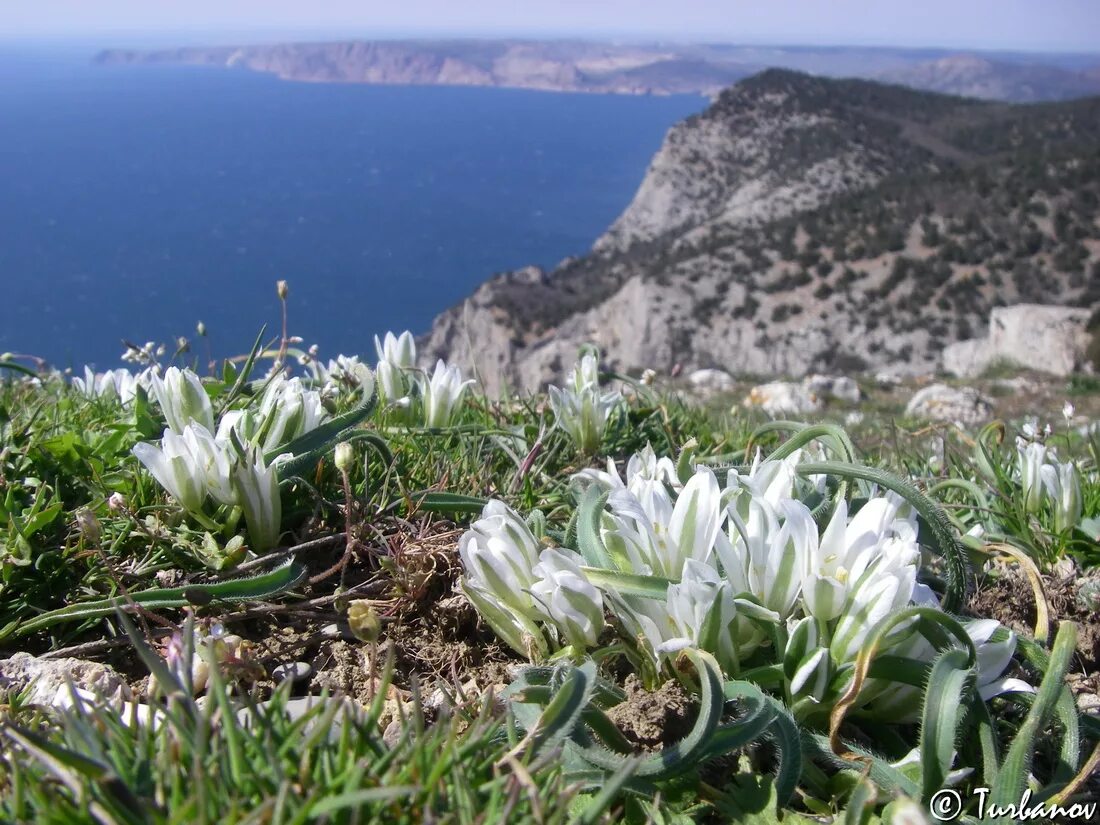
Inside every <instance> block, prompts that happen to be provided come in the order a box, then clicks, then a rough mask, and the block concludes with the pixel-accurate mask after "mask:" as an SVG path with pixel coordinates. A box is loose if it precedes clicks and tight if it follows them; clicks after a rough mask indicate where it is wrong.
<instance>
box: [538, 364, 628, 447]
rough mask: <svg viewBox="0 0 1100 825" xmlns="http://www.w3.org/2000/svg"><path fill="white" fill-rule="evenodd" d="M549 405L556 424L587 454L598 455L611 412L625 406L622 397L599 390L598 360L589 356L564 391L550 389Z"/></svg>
mask: <svg viewBox="0 0 1100 825" xmlns="http://www.w3.org/2000/svg"><path fill="white" fill-rule="evenodd" d="M549 392H550V406H551V407H552V408H553V410H554V419H555V421H556V422H557V425H558V426H559V427H560V428H561V429H562V430H563V431H564V432H566V433H568V434H569V437H570V438H571V439H572V440H573V443H574V444H575V445H576V447H577V449H578V450H580V451H581V452H582V453H584V454H585V455H595V454H596V453H597V452H598V451H599V449H600V445H601V444H602V443H603V437H604V432H605V431H606V429H607V422H608V419H610V418H611V414H612V412H614V410H615V408H616V407H618V406H619V404H620V403H622V394H621V393H618V392H614V391H609V392H602V391H601V390H600V369H599V358H598V356H597V355H596V354H594V353H586V354H585V355H584V356H583V357H582V358H581V360H580V361H579V362H578V363H577V364H576V365H575V366H574V367H573V370H572V372H570V373H569V379H568V382H567V385H566V386H565V387H564V388H560V387H555V386H551V387H550V388H549Z"/></svg>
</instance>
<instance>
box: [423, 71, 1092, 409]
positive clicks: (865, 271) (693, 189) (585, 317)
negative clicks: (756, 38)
mask: <svg viewBox="0 0 1100 825" xmlns="http://www.w3.org/2000/svg"><path fill="white" fill-rule="evenodd" d="M1097 134H1100V98H1090V99H1083V100H1078V101H1073V102H1069V103H1045V104H1030V105H1009V104H1004V103H996V102H983V101H975V100H968V99H964V98H958V97H951V96H944V95H940V94H933V93H927V92H918V91H914V90H911V89H907V88H904V87H899V86H891V85H885V84H879V83H874V82H870V81H863V80H832V79H825V78H819V77H811V76H809V75H805V74H799V73H795V72H789V71H785V70H768V71H766V72H763V73H761V74H759V75H756V76H754V77H752V78H749V79H747V80H745V81H742V82H741V83H739V84H737V85H736V86H734V87H731V88H730V89H727V90H726V91H724V92H723V93H722V94H721V95H720V96H719V97H718V99H717V100H716V101H715V102H714V103H713V104H712V105H711V106H710V107H709V108H708V109H707V110H706V111H705V112H703V113H701V114H699V115H695V116H693V117H691V118H688V119H687V120H685V121H683V122H682V123H680V124H678V125H677V126H675V127H673V129H672V130H670V132H669V135H668V137H667V138H666V140H665V142H664V144H663V146H662V148H661V149H660V151H659V152H658V153H657V155H656V156H655V157H654V159H653V161H652V163H651V164H650V167H649V169H648V171H647V174H646V177H645V180H644V181H643V183H642V185H641V187H640V188H639V190H638V194H637V196H636V197H635V199H634V201H633V202H632V203H631V204H630V205H629V206H628V207H627V208H626V210H625V211H624V212H623V214H622V215H621V216H620V218H619V219H618V220H617V221H616V222H615V223H614V224H613V225H612V227H611V228H609V230H608V232H607V233H605V234H604V235H603V236H602V237H601V238H600V239H599V240H598V241H597V242H596V243H595V245H594V246H593V249H592V251H591V252H590V253H589V254H588V255H585V256H582V257H580V258H576V259H571V260H569V261H566V262H564V263H563V264H562V265H561V266H559V267H558V268H556V269H555V270H553V271H551V272H545V271H542V270H539V269H535V268H528V269H524V270H519V271H517V272H513V273H504V274H501V275H498V276H496V277H495V278H494V279H492V280H490V281H489V282H487V283H486V284H484V285H483V286H482V287H481V288H479V289H478V290H477V291H476V292H475V293H474V294H473V295H472V296H471V298H470V299H469V300H468V301H467V302H465V303H464V304H462V305H460V306H457V307H453V308H452V309H451V310H448V311H447V312H444V313H443V314H441V315H440V316H439V317H438V318H437V319H436V321H435V323H434V324H433V327H432V330H431V331H430V333H429V334H428V335H427V336H425V337H424V339H423V347H424V349H425V351H426V352H427V353H428V354H429V355H430V356H433V357H434V356H436V355H440V356H449V357H451V358H453V359H456V360H458V361H459V362H461V363H465V364H467V365H468V366H471V367H476V368H477V369H478V371H479V372H480V373H481V374H482V376H483V378H484V380H485V381H486V383H487V384H488V385H489V386H490V387H492V388H494V389H499V388H500V387H502V386H522V387H532V386H536V385H538V384H539V383H542V382H544V381H546V380H549V379H550V378H552V377H554V376H555V374H556V373H557V372H559V371H560V370H561V368H562V367H563V366H565V365H567V364H568V363H569V362H570V361H571V360H572V359H573V357H574V356H575V353H576V349H577V347H578V346H579V345H580V344H582V343H585V342H593V343H596V344H598V345H599V346H600V347H601V349H602V350H603V351H604V352H605V354H606V357H607V359H608V362H609V363H610V364H611V365H612V366H613V367H614V368H616V369H618V370H619V371H621V372H634V373H639V372H641V371H642V370H644V369H647V368H655V369H658V370H664V371H671V370H674V369H676V368H677V367H679V368H684V369H689V368H705V367H720V368H723V369H727V370H729V371H731V372H741V373H759V374H769V375H773V374H790V375H801V374H804V373H807V372H810V371H815V370H863V369H871V368H873V369H881V368H894V369H904V370H906V371H910V372H923V371H931V370H933V369H935V368H936V366H937V365H938V359H939V357H940V353H941V351H942V349H943V347H944V346H945V345H946V344H948V343H951V342H953V341H956V340H963V339H968V338H970V337H972V335H973V333H974V332H975V330H979V329H982V328H984V326H985V322H986V318H987V317H988V313H989V311H990V310H991V309H992V308H993V307H995V306H1001V305H1005V304H1010V303H1060V304H1071V305H1077V306H1086V307H1091V306H1093V305H1094V304H1096V303H1097V302H1098V301H1100V141H1098V139H1097V137H1096V135H1097ZM475 342H476V343H475Z"/></svg>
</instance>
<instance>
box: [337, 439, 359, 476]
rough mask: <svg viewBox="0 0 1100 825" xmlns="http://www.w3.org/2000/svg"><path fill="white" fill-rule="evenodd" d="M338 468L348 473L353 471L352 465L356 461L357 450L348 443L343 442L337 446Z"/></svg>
mask: <svg viewBox="0 0 1100 825" xmlns="http://www.w3.org/2000/svg"><path fill="white" fill-rule="evenodd" d="M335 461H336V468H337V469H338V470H339V471H340V472H342V473H346V472H348V470H350V469H351V465H352V463H353V462H354V461H355V448H354V447H352V446H351V443H350V442H348V441H341V442H340V443H339V444H337V445H336V450H335Z"/></svg>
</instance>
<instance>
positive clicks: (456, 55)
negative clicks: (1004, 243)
mask: <svg viewBox="0 0 1100 825" xmlns="http://www.w3.org/2000/svg"><path fill="white" fill-rule="evenodd" d="M96 60H97V62H99V63H101V64H104V65H122V64H157V63H168V64H175V63H182V64H194V65H206V66H230V67H238V68H244V69H250V70H252V71H257V72H267V73H270V74H274V75H277V76H278V77H281V78H284V79H287V80H299V81H307V82H314V83H374V84H399V85H404V84H418V85H444V86H507V87H514V88H524V89H542V90H553V91H568V92H612V93H617V94H676V93H692V94H703V95H708V96H713V95H716V94H718V93H719V92H720V91H721V90H722V89H723V88H725V87H727V86H729V85H730V84H731V83H734V82H735V81H737V80H740V79H742V78H744V77H747V76H749V75H751V74H754V73H756V72H759V71H761V70H762V69H764V68H767V67H781V68H790V69H797V70H800V71H807V72H812V73H814V74H818V75H824V76H856V77H866V78H886V79H889V80H890V81H892V82H897V83H903V84H905V85H910V86H914V87H916V88H925V89H931V90H934V91H940V92H948V93H952V94H962V95H970V96H974V97H983V98H993V99H1001V100H1019V101H1031V100H1061V99H1066V98H1071V97H1080V96H1083V95H1089V94H1100V77H1098V76H1096V74H1095V72H1094V73H1091V74H1090V73H1089V72H1088V71H1084V72H1082V71H1080V70H1078V69H1076V68H1066V67H1063V66H1061V65H1059V62H1060V61H1061V62H1064V61H1065V58H1064V57H1061V56H1058V55H1048V56H1036V55H1023V54H1015V55H1014V54H1001V55H998V56H997V60H995V61H994V60H990V59H988V58H987V57H982V56H976V55H967V54H963V55H958V54H952V53H949V52H944V51H936V50H923V51H921V50H911V49H888V48H861V47H849V48H812V47H798V48H795V47H760V46H737V45H723V44H682V43H677V44H666V43H658V44H648V45H646V44H621V43H600V42H592V41H576V40H562V41H536V40H376V41H348V42H337V43H279V44H274V45H255V46H221V47H211V48H183V49H169V50H161V51H151V52H150V51H133V50H122V49H115V50H110V51H105V52H103V53H101V54H100V55H98V57H97V58H96ZM1095 63H1096V64H1097V65H1098V66H1100V56H1098V57H1097V59H1096V61H1095Z"/></svg>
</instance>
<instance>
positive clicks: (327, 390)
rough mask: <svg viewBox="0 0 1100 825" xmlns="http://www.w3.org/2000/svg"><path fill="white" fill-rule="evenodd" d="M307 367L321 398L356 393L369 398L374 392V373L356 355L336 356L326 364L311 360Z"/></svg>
mask: <svg viewBox="0 0 1100 825" xmlns="http://www.w3.org/2000/svg"><path fill="white" fill-rule="evenodd" d="M309 367H310V370H311V371H312V373H313V381H314V384H315V385H317V386H319V387H320V388H321V397H322V398H339V397H342V396H346V395H349V394H351V393H354V392H356V391H361V393H362V395H363V396H365V397H370V395H371V394H372V393H373V392H374V373H372V372H371V369H370V367H368V366H367V365H366V364H364V363H363V362H361V361H360V360H359V356H357V355H337V356H336V357H335V358H333V359H329V362H328V363H327V364H322V363H321V362H320V361H317V360H311V361H310V362H309Z"/></svg>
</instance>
